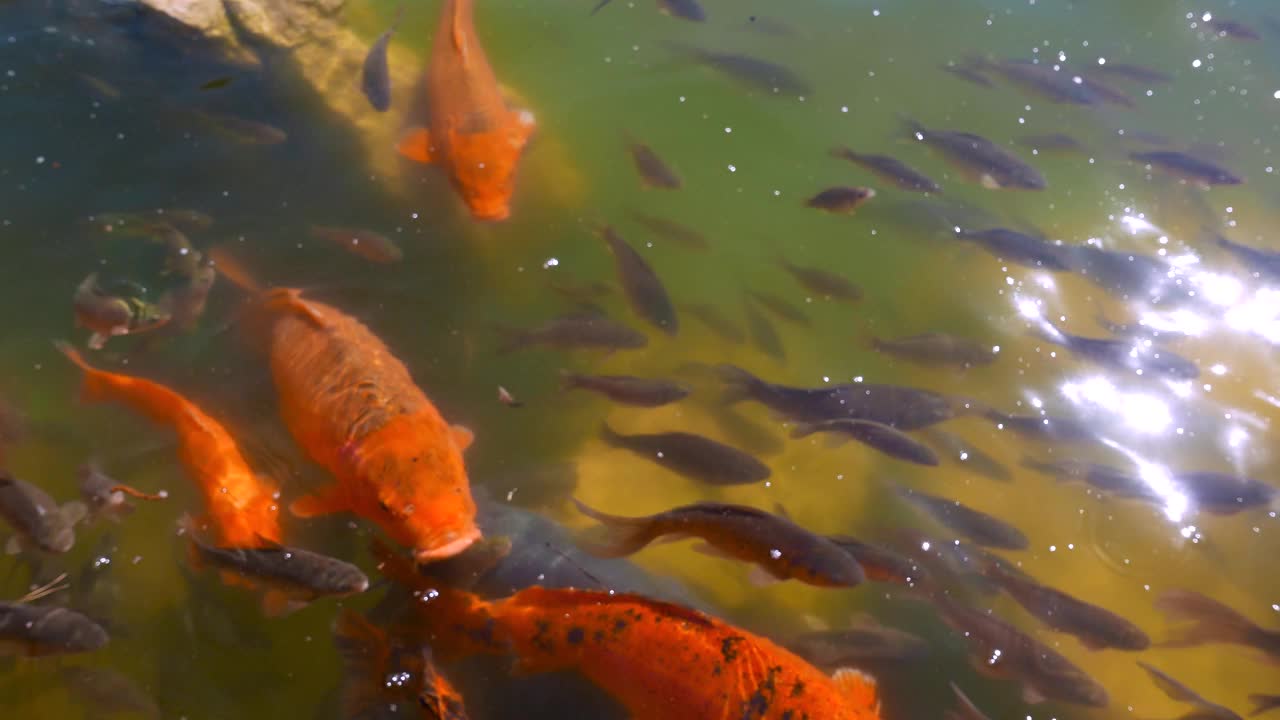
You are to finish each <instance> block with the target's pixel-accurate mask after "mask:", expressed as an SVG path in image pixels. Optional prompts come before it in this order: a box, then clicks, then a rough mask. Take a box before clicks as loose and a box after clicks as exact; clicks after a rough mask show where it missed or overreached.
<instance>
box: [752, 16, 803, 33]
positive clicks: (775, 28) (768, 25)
mask: <svg viewBox="0 0 1280 720" xmlns="http://www.w3.org/2000/svg"><path fill="white" fill-rule="evenodd" d="M747 27H748V28H750V29H752V30H755V31H756V32H758V33H760V34H762V35H770V36H772V37H795V36H796V35H797V32H796V29H795V28H794V27H792V26H791V25H789V24H787V23H786V22H785V21H783V20H780V19H778V18H776V17H767V16H764V15H748V16H747Z"/></svg>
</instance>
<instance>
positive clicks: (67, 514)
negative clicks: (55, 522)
mask: <svg viewBox="0 0 1280 720" xmlns="http://www.w3.org/2000/svg"><path fill="white" fill-rule="evenodd" d="M88 516H89V506H88V505H85V504H84V502H82V501H80V500H72V501H70V502H68V503H65V504H64V505H63V506H62V517H63V518H64V519H65V520H66V521H67V524H68V525H79V524H80V522H81V521H82V520H84V519H85V518H86V517H88Z"/></svg>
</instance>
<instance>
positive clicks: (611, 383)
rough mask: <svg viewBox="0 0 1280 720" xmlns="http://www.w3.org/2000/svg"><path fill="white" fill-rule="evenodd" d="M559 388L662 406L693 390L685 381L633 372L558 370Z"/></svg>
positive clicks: (643, 404) (638, 405)
mask: <svg viewBox="0 0 1280 720" xmlns="http://www.w3.org/2000/svg"><path fill="white" fill-rule="evenodd" d="M560 387H562V388H563V389H565V390H575V389H582V390H590V391H591V392H595V393H599V394H601V395H604V396H605V397H607V398H609V399H610V400H613V401H614V402H619V403H622V404H624V405H634V406H636V407H661V406H663V405H668V404H670V403H673V402H676V401H678V400H682V399H684V398H685V397H687V396H688V395H689V393H690V392H692V389H691V388H690V387H689V386H688V385H685V384H684V383H678V382H673V381H671V380H662V379H660V378H642V377H635V376H634V375H580V374H578V373H571V372H568V371H565V370H562V371H561V372H560Z"/></svg>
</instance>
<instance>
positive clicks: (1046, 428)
mask: <svg viewBox="0 0 1280 720" xmlns="http://www.w3.org/2000/svg"><path fill="white" fill-rule="evenodd" d="M986 418H987V419H988V420H990V421H992V422H994V423H996V424H997V425H1000V426H1001V427H1003V428H1005V429H1008V430H1012V431H1013V432H1016V433H1018V434H1019V435H1021V436H1023V437H1028V438H1035V439H1037V440H1049V441H1052V442H1063V443H1078V442H1093V441H1094V440H1096V439H1097V437H1098V432H1097V430H1096V429H1095V428H1094V427H1093V426H1091V425H1089V424H1088V423H1085V422H1083V421H1081V420H1076V419H1074V418H1069V417H1063V416H1052V415H1006V414H1005V413H1002V412H999V411H997V410H990V411H988V412H987V414H986Z"/></svg>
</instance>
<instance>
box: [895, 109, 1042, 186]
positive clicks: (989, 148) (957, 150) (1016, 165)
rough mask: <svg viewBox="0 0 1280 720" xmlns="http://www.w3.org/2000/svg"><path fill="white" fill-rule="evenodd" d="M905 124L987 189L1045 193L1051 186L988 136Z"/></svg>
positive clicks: (912, 123) (1033, 169)
mask: <svg viewBox="0 0 1280 720" xmlns="http://www.w3.org/2000/svg"><path fill="white" fill-rule="evenodd" d="M904 122H905V123H906V126H907V129H908V130H909V131H910V132H911V134H912V135H913V136H914V137H915V138H916V139H917V140H919V141H920V142H923V143H924V144H926V145H928V146H929V147H931V148H933V149H934V150H935V151H937V152H938V153H939V154H940V155H942V156H943V157H944V158H946V159H947V160H948V161H949V162H951V163H952V164H953V165H955V166H956V167H957V168H958V169H960V170H961V171H962V172H964V173H965V174H966V175H967V176H968V177H969V178H970V179H971V180H973V181H975V182H978V183H979V184H981V185H982V186H983V187H985V188H987V189H997V188H1002V189H1010V190H1043V189H1045V188H1046V187H1048V183H1046V182H1045V179H1044V176H1043V175H1041V174H1040V171H1038V170H1036V169H1035V168H1033V167H1031V166H1030V165H1028V164H1027V163H1025V162H1023V161H1022V160H1020V159H1019V158H1018V157H1017V156H1016V155H1013V154H1012V153H1010V152H1008V151H1007V150H1003V149H1001V148H999V147H997V146H996V145H995V143H993V142H991V141H990V140H988V139H986V138H984V137H981V136H978V135H974V134H973V133H967V132H959V131H956V130H930V129H929V128H926V127H925V126H923V125H921V124H920V123H917V122H915V121H914V120H905V121H904Z"/></svg>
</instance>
